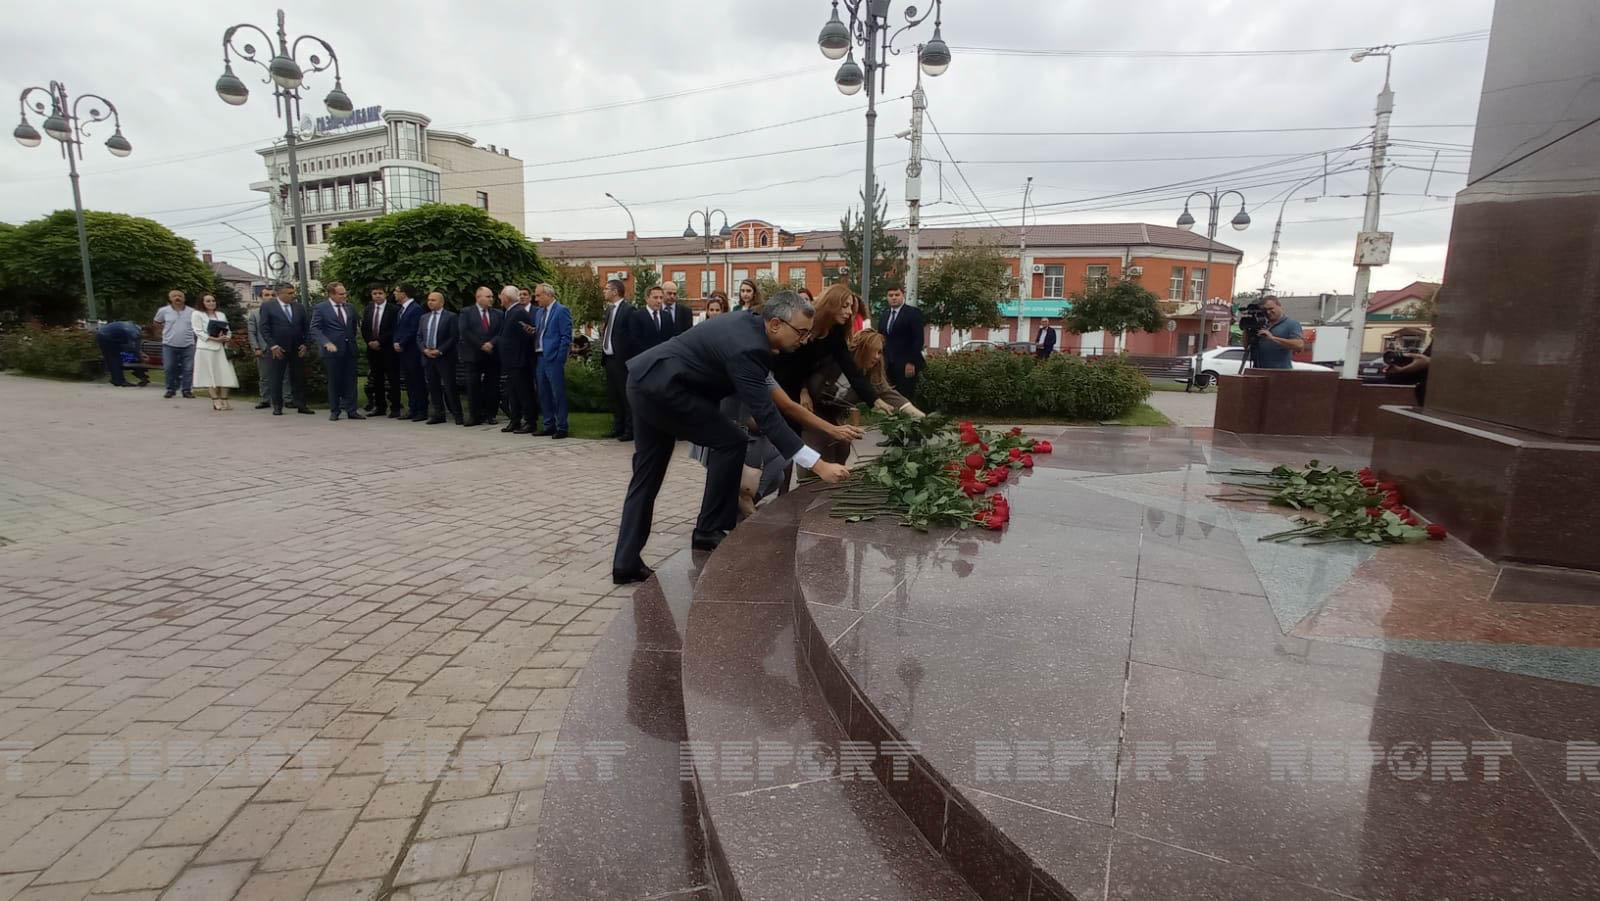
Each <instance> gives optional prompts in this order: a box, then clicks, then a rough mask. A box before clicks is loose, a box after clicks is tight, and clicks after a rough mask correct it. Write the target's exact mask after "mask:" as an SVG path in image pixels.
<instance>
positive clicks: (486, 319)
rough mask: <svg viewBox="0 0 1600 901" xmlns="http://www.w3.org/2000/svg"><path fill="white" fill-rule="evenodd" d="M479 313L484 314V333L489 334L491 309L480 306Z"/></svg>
mask: <svg viewBox="0 0 1600 901" xmlns="http://www.w3.org/2000/svg"><path fill="white" fill-rule="evenodd" d="M478 313H479V315H481V316H483V333H484V334H485V335H487V334H489V311H488V310H485V309H484V308H483V307H479V308H478Z"/></svg>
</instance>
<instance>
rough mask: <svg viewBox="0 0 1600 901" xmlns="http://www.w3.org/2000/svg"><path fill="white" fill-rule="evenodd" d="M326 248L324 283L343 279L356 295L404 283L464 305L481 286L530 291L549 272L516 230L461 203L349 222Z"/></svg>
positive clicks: (430, 206)
mask: <svg viewBox="0 0 1600 901" xmlns="http://www.w3.org/2000/svg"><path fill="white" fill-rule="evenodd" d="M328 244H329V249H328V254H327V256H325V257H323V258H322V281H323V283H324V284H326V283H327V282H333V281H339V282H344V283H345V286H346V287H348V288H349V289H350V291H351V293H352V294H357V295H359V293H360V291H361V290H362V288H363V287H364V286H365V285H368V284H380V285H393V284H397V283H400V282H406V283H408V284H411V285H414V286H415V287H416V288H417V290H418V291H419V292H426V291H439V292H442V293H443V294H444V296H445V300H447V301H450V302H453V303H455V304H456V305H458V306H462V305H466V304H468V303H471V302H472V296H473V292H474V291H476V290H477V289H478V287H479V286H480V285H487V286H488V287H489V288H491V289H493V290H499V289H500V288H501V287H503V286H505V285H517V286H519V287H521V286H530V287H531V286H532V285H534V284H536V283H538V282H540V281H544V280H546V274H547V273H546V269H545V265H544V262H543V261H542V260H540V259H539V253H538V250H537V249H536V248H535V247H534V245H533V242H532V241H529V240H528V239H527V238H525V237H523V235H522V232H521V231H519V230H518V229H517V227H516V226H514V225H511V224H509V223H506V222H501V221H500V220H498V219H492V218H490V217H489V214H488V213H487V212H485V211H483V210H481V209H479V208H477V207H474V206H468V205H466V204H451V205H446V204H437V203H434V204H428V205H427V206H423V207H418V208H417V209H414V210H407V211H405V212H403V213H390V214H388V215H387V216H379V217H378V218H376V219H373V220H371V221H369V222H346V223H345V224H344V225H341V226H339V227H338V228H336V229H334V230H333V234H332V235H330V236H329V238H328Z"/></svg>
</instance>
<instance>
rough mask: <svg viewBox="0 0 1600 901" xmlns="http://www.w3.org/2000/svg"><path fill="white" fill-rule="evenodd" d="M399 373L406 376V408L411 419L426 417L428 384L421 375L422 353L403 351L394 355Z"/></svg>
mask: <svg viewBox="0 0 1600 901" xmlns="http://www.w3.org/2000/svg"><path fill="white" fill-rule="evenodd" d="M395 357H396V358H397V360H396V362H398V363H399V364H400V371H402V372H404V373H405V376H406V402H407V403H406V406H407V411H408V412H409V413H410V414H411V418H413V419H415V418H417V417H418V416H427V415H428V383H427V378H426V377H425V376H424V375H423V374H422V351H420V350H416V349H408V350H403V351H401V352H400V353H398V354H395Z"/></svg>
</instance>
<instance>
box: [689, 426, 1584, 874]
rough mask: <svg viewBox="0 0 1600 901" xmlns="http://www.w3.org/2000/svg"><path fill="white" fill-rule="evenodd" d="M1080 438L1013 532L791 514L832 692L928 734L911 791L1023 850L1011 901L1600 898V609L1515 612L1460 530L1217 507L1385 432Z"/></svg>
mask: <svg viewBox="0 0 1600 901" xmlns="http://www.w3.org/2000/svg"><path fill="white" fill-rule="evenodd" d="M1052 440H1054V441H1055V443H1056V453H1055V454H1054V455H1052V456H1050V457H1047V458H1042V459H1041V465H1040V466H1039V467H1038V468H1037V469H1035V470H1034V471H1033V473H1031V474H1028V475H1024V476H1022V477H1021V478H1020V479H1015V480H1013V482H1012V483H1011V484H1010V486H1009V487H1008V488H1007V493H1008V495H1009V497H1010V499H1011V502H1012V522H1011V525H1010V526H1009V527H1008V528H1007V529H1006V530H1005V531H1004V532H1003V533H1001V534H999V535H994V534H988V533H977V532H964V533H952V532H948V531H946V532H938V533H928V534H923V533H917V532H913V531H910V530H907V529H903V528H898V527H895V526H892V525H888V524H885V523H876V522H872V523H862V524H845V523H842V522H841V521H839V520H835V519H832V518H831V517H829V516H828V515H827V512H826V503H827V502H826V500H825V499H824V498H822V497H806V496H804V495H801V496H799V497H794V498H790V499H788V500H786V501H784V502H783V504H782V505H781V506H783V507H785V508H786V509H785V510H784V511H783V512H782V513H781V514H779V515H780V516H782V517H784V518H786V519H795V518H796V517H797V518H798V523H797V527H798V534H797V535H796V536H795V537H794V538H793V539H792V540H793V541H794V545H793V547H794V559H795V566H794V572H795V579H796V583H797V587H798V592H799V595H800V597H799V599H798V600H800V601H803V604H801V605H800V606H798V607H797V609H798V610H799V611H800V615H801V618H802V620H803V621H804V622H805V623H806V624H808V626H809V627H810V628H811V630H812V631H813V638H812V646H811V648H810V650H811V657H812V659H811V666H812V669H813V671H815V673H816V678H817V680H818V683H819V684H820V686H821V689H822V695H823V697H824V698H825V699H826V700H827V702H828V706H829V707H830V708H831V709H832V710H833V711H834V714H835V718H836V719H837V720H838V721H839V723H840V724H841V725H842V727H843V728H845V729H846V730H847V732H848V733H849V737H850V738H851V739H856V740H860V739H862V738H872V737H876V736H879V735H882V736H885V737H890V738H904V739H906V740H909V741H912V742H915V743H916V744H917V745H918V747H919V750H920V754H921V757H920V758H919V765H918V766H917V767H914V768H913V770H912V772H911V778H910V779H909V780H906V781H903V782H891V783H886V784H887V785H888V786H889V788H890V794H891V796H893V797H894V798H895V800H896V801H897V803H899V804H900V806H901V808H902V809H903V810H904V811H905V812H906V813H907V815H908V816H909V817H910V818H911V819H912V820H913V821H914V822H916V823H917V826H918V828H919V829H920V830H922V832H923V833H924V835H925V836H926V837H927V838H928V839H929V840H930V842H931V843H932V844H934V845H935V846H937V847H940V848H941V851H942V852H943V853H944V854H945V856H946V857H947V858H950V859H952V860H954V859H955V858H954V857H953V855H955V856H959V855H960V854H963V853H980V852H981V853H982V854H984V855H987V856H988V857H990V858H994V859H995V860H1000V861H1001V864H1000V865H993V864H994V861H993V860H991V861H989V865H985V866H983V867H980V868H978V869H977V870H975V871H974V872H976V873H978V874H979V876H978V880H977V881H973V879H972V878H970V877H969V880H968V881H969V883H971V884H973V885H974V887H975V888H976V889H977V890H978V891H979V893H980V894H981V895H983V896H984V897H1026V887H1027V884H1028V880H1029V877H1028V872H1027V870H1028V869H1029V868H1030V867H1031V868H1037V871H1038V872H1040V873H1042V874H1044V875H1046V876H1048V877H1049V879H1050V881H1051V884H1052V885H1056V886H1059V887H1061V888H1063V889H1065V890H1066V891H1068V892H1070V893H1071V894H1072V895H1073V896H1074V897H1078V898H1168V897H1216V898H1288V897H1308V898H1309V897H1346V898H1374V899H1378V898H1422V897H1426V898H1510V897H1527V898H1593V897H1597V896H1600V854H1597V852H1596V848H1597V847H1600V744H1594V743H1597V742H1600V687H1595V686H1600V611H1597V610H1596V608H1594V607H1588V606H1582V605H1573V604H1506V603H1495V602H1493V601H1491V600H1489V598H1490V589H1491V588H1492V586H1493V581H1494V578H1495V568H1494V567H1493V566H1491V565H1489V564H1488V563H1486V562H1485V561H1483V560H1482V558H1480V557H1478V556H1477V555H1476V554H1474V553H1473V552H1472V551H1471V549H1469V548H1467V547H1465V546H1464V545H1461V544H1460V543H1458V542H1455V541H1453V540H1451V541H1446V542H1443V543H1437V542H1434V543H1428V544H1424V545H1416V546H1406V547H1385V548H1354V547H1347V546H1343V545H1331V546H1323V547H1309V548H1307V547H1291V546H1283V545H1272V544H1263V543H1260V542H1257V541H1256V540H1255V539H1256V538H1257V537H1258V536H1259V535H1262V534H1265V533H1266V532H1268V531H1270V530H1272V528H1273V527H1274V526H1276V527H1278V528H1281V527H1282V523H1283V522H1284V511H1278V510H1274V509H1272V508H1269V507H1265V506H1261V505H1254V506H1252V505H1245V506H1240V505H1236V504H1225V503H1222V502H1218V501H1214V500H1212V499H1211V498H1210V497H1209V496H1210V495H1211V494H1213V493H1215V492H1216V490H1217V488H1216V481H1215V477H1213V476H1211V475H1208V474H1207V469H1208V468H1217V469H1226V468H1239V467H1263V466H1271V465H1275V464H1277V463H1290V464H1300V463H1303V462H1305V461H1306V460H1308V459H1312V458H1317V459H1321V460H1323V461H1332V462H1338V463H1340V464H1341V465H1350V466H1354V465H1359V464H1361V463H1363V462H1364V460H1365V455H1366V454H1367V452H1368V449H1369V448H1370V442H1368V441H1366V440H1364V439H1348V438H1345V439H1300V438H1268V437H1260V436H1233V435H1229V434H1226V433H1215V434H1213V433H1212V432H1210V430H1201V429H1196V430H1182V429H1153V430H1138V429H1067V430H1064V431H1061V432H1059V433H1058V434H1053V435H1052ZM797 510H798V513H797V512H796V511H797ZM774 512H776V511H774ZM766 515H767V513H766V512H763V514H761V515H760V516H758V517H757V518H756V520H753V522H759V521H761V520H762V519H763V517H765V516H766ZM777 534H781V532H780V533H777ZM770 537H775V535H773V536H770ZM713 568H716V567H715V564H713ZM781 594H782V593H781V592H779V599H781ZM774 606H777V605H774ZM775 622H776V621H775ZM774 628H776V626H774ZM755 634H756V636H757V637H758V638H761V639H763V640H764V639H765V636H764V634H763V633H761V632H760V630H757V631H756V633H755ZM1540 677H1544V678H1540ZM807 716H809V712H807ZM1590 749H1593V753H1591V752H1590ZM1586 755H1587V756H1586ZM974 849H979V850H974ZM1013 852H1016V853H1017V854H1018V855H1020V857H1019V858H1018V859H1017V860H1013V861H1011V863H1010V865H1006V863H1005V859H1006V858H1007V855H1010V854H1012V853H1013ZM958 871H961V872H962V873H963V875H964V876H966V875H968V873H967V871H966V870H961V868H960V867H959V866H958ZM1036 884H1037V883H1036ZM1019 885H1020V886H1021V888H1018V886H1019Z"/></svg>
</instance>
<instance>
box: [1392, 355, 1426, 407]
mask: <svg viewBox="0 0 1600 901" xmlns="http://www.w3.org/2000/svg"><path fill="white" fill-rule="evenodd" d="M1432 357H1433V342H1432V341H1429V342H1428V346H1427V347H1425V348H1423V350H1422V353H1408V352H1406V351H1399V350H1386V351H1384V352H1383V362H1384V367H1383V380H1384V381H1386V382H1388V383H1389V384H1391V385H1410V386H1412V389H1413V390H1414V391H1416V393H1417V406H1419V407H1420V406H1423V400H1424V398H1425V397H1426V396H1427V393H1428V364H1429V363H1430V362H1431V358H1432Z"/></svg>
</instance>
